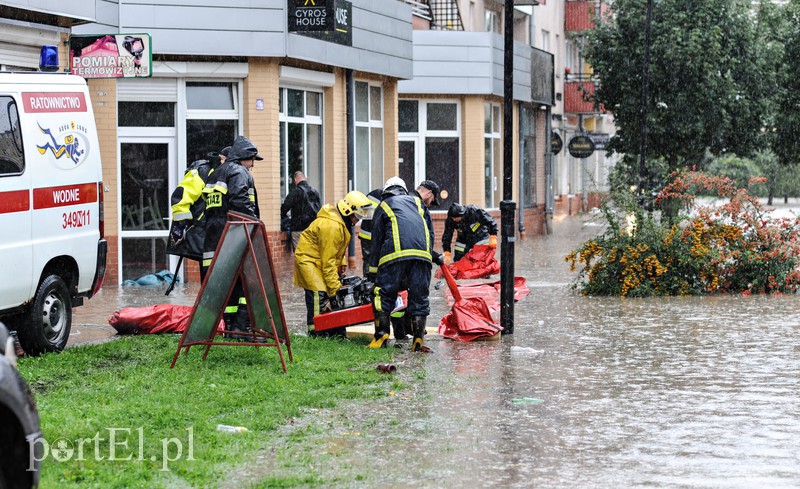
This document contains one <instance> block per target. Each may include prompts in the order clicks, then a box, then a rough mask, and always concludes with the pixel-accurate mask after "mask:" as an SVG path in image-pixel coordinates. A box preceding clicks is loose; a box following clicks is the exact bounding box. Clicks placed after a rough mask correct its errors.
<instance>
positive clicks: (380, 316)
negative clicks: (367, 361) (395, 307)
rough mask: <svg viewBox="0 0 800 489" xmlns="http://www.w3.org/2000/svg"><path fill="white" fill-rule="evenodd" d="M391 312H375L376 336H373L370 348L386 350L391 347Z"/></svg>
mask: <svg viewBox="0 0 800 489" xmlns="http://www.w3.org/2000/svg"><path fill="white" fill-rule="evenodd" d="M390 314H391V312H390V311H375V334H374V335H372V341H371V342H370V344H369V345H367V346H369V347H370V348H386V347H387V346H389V345H388V344H387V343H388V342H389V320H390V319H389V318H390Z"/></svg>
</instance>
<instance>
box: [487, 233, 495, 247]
mask: <svg viewBox="0 0 800 489" xmlns="http://www.w3.org/2000/svg"><path fill="white" fill-rule="evenodd" d="M489 248H497V236H494V235H492V236H489Z"/></svg>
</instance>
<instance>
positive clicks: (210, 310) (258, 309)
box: [170, 212, 294, 372]
mask: <svg viewBox="0 0 800 489" xmlns="http://www.w3.org/2000/svg"><path fill="white" fill-rule="evenodd" d="M238 280H241V284H242V288H243V289H244V296H245V299H246V300H247V310H248V314H249V315H250V325H251V329H252V331H251V332H247V333H245V332H239V331H222V333H230V334H235V335H237V336H238V337H241V338H245V339H244V341H224V340H223V341H215V338H216V337H217V335H218V334H219V333H220V332H219V331H218V330H217V325H218V324H219V322H220V319H222V313H223V311H224V310H225V306H226V304H227V303H228V299H229V298H230V296H231V293H232V292H233V290H234V288H235V286H236V284H237V281H238ZM194 345H203V346H205V352H204V353H203V360H205V359H206V357H207V356H208V352H209V350H210V349H211V347H212V346H255V347H260V346H266V347H275V348H277V350H278V356H279V357H280V359H281V365H283V371H284V372H286V361H285V359H284V355H283V348H282V345H286V350H287V353H288V354H289V360H290V361H292V362H294V358H293V357H292V345H291V343H290V341H289V329H288V327H287V326H286V319H285V318H284V315H283V306H282V305H281V296H280V292H279V291H278V282H277V279H276V277H275V269H274V267H273V266H272V255H271V254H270V250H269V241H268V239H267V231H266V228H265V227H264V223H263V222H261V221H259V220H257V219H254V218H251V217H250V216H246V215H244V214H239V213H235V212H230V213H228V222H227V223H226V224H225V229H224V230H223V232H222V237H221V238H220V240H219V244H218V245H217V249H216V251H215V253H214V260H213V261H212V262H211V267H210V268H209V270H208V273H207V274H206V277H205V280H204V281H203V285H202V286H201V287H200V293H199V294H198V295H197V300H196V301H195V303H194V307H193V308H192V314H191V316H190V317H189V325H188V326H187V327H186V329H185V330H184V331H183V335H182V336H181V340H180V343H178V349H177V350H176V351H175V356H174V357H173V358H172V364H171V365H170V368H172V367H174V366H175V362H176V361H177V360H178V357H179V356H180V352H181V349H182V348H185V351H184V353H188V352H189V348H191V347H192V346H194Z"/></svg>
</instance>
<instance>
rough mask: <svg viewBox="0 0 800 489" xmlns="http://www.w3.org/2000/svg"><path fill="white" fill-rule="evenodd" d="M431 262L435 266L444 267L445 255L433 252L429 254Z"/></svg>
mask: <svg viewBox="0 0 800 489" xmlns="http://www.w3.org/2000/svg"><path fill="white" fill-rule="evenodd" d="M445 253H447V252H445ZM431 260H432V261H433V263H434V264H435V265H439V266H442V265H444V260H445V255H443V254H441V253H436V252H434V253H432V254H431Z"/></svg>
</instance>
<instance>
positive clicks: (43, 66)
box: [39, 46, 58, 71]
mask: <svg viewBox="0 0 800 489" xmlns="http://www.w3.org/2000/svg"><path fill="white" fill-rule="evenodd" d="M39 69H40V70H41V71H58V48H57V47H56V46H42V50H41V52H40V54H39Z"/></svg>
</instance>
